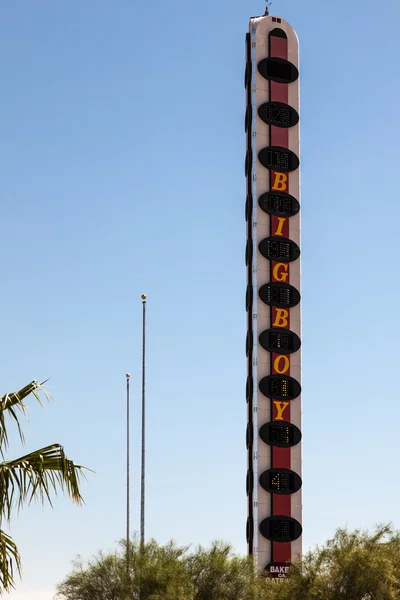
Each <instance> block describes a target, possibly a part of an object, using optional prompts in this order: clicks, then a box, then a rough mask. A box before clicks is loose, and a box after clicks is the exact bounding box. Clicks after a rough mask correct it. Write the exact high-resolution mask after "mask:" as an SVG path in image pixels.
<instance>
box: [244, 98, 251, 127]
mask: <svg viewBox="0 0 400 600" xmlns="http://www.w3.org/2000/svg"><path fill="white" fill-rule="evenodd" d="M252 118H253V108H252V106H251V104H248V105H247V108H246V116H245V118H244V130H245V132H246V133H247V132H248V131H249V129H250V127H251V120H252Z"/></svg>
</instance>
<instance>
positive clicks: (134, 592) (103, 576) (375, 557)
mask: <svg viewBox="0 0 400 600" xmlns="http://www.w3.org/2000/svg"><path fill="white" fill-rule="evenodd" d="M130 563H131V568H130V570H129V576H128V575H127V568H126V567H127V563H126V548H125V546H124V544H123V543H121V546H120V549H119V551H118V552H117V553H115V554H108V555H104V554H99V555H98V556H97V557H96V558H94V559H91V560H89V561H87V562H86V563H83V562H82V560H79V561H77V562H75V564H74V569H73V571H72V573H71V574H70V575H68V577H67V578H66V579H65V580H64V581H63V582H62V583H61V584H60V586H59V588H58V596H57V598H58V599H59V600H94V599H95V600H128V599H129V600H394V599H396V600H399V598H400V534H399V533H398V532H397V531H394V530H393V528H392V527H390V526H380V527H377V528H376V529H375V530H374V531H372V532H369V531H358V530H357V531H354V532H349V531H347V530H345V529H339V530H338V531H337V532H336V534H335V536H334V537H333V538H332V539H331V540H329V541H328V542H327V543H326V544H325V545H324V546H322V547H320V548H316V549H315V550H313V551H312V552H309V553H308V554H307V555H306V556H305V557H304V559H303V563H302V565H300V566H297V567H294V568H293V569H292V574H291V576H290V578H289V579H288V580H286V581H280V580H272V579H266V578H265V577H264V576H261V575H260V576H256V575H255V573H254V567H253V564H252V562H251V560H250V559H247V558H244V557H240V556H237V555H235V554H234V553H233V552H232V548H231V547H230V546H229V545H228V544H224V543H222V542H214V543H213V544H212V546H211V548H209V549H205V548H202V547H201V546H200V547H198V548H196V549H195V550H193V551H189V549H188V548H180V547H178V546H176V545H175V544H173V543H170V544H168V545H166V546H159V545H158V544H157V543H156V542H155V541H154V540H152V541H150V542H149V543H148V544H145V546H144V548H141V547H140V544H139V543H138V542H137V541H134V542H133V543H132V545H131V546H130Z"/></svg>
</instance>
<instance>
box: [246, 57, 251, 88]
mask: <svg viewBox="0 0 400 600" xmlns="http://www.w3.org/2000/svg"><path fill="white" fill-rule="evenodd" d="M250 83H251V60H248V61H247V62H246V69H245V71H244V87H245V88H247V87H248V86H249V85H250Z"/></svg>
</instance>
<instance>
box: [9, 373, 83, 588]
mask: <svg viewBox="0 0 400 600" xmlns="http://www.w3.org/2000/svg"><path fill="white" fill-rule="evenodd" d="M43 383H45V382H43ZM42 386H43V384H40V383H38V382H37V381H32V382H31V383H30V384H28V385H27V386H25V387H24V388H22V389H21V390H19V391H18V392H12V393H11V394H6V395H5V396H2V397H0V454H1V457H2V458H3V462H0V526H1V522H2V521H3V520H6V521H9V520H10V518H11V514H12V511H13V509H14V508H17V509H18V510H19V509H21V508H22V507H23V506H24V505H26V504H30V503H31V502H32V500H38V501H39V502H41V503H44V502H45V501H46V500H47V501H48V502H49V503H50V505H52V500H51V498H52V495H53V494H54V495H57V493H58V492H60V491H61V492H63V493H64V494H66V495H67V496H69V497H70V498H71V499H72V500H73V501H74V502H76V503H77V504H82V503H83V500H82V496H81V493H80V481H81V477H82V476H83V475H84V473H83V469H84V467H81V466H80V465H76V464H75V463H74V462H73V461H72V460H70V459H69V458H67V456H66V454H65V452H64V448H63V447H62V446H61V445H60V444H52V445H51V446H46V447H45V448H42V449H40V450H36V451H35V452H31V453H30V454H26V455H25V456H21V457H20V458H17V459H15V460H5V456H4V451H5V449H6V448H7V447H8V433H7V427H6V418H7V417H8V418H10V419H11V421H12V422H14V424H16V426H17V428H18V432H19V436H20V439H21V441H22V442H24V435H23V431H22V429H21V425H20V422H19V418H18V417H19V414H18V411H19V412H20V413H22V414H23V415H24V414H25V409H26V407H25V404H24V400H25V398H26V397H27V396H29V395H30V394H32V395H33V396H35V398H36V400H37V401H38V402H39V404H41V405H42V402H41V398H40V394H41V393H42V394H43V395H44V396H45V397H46V398H47V399H48V400H51V399H52V398H51V396H50V395H49V394H48V393H47V392H46V390H45V389H44V388H43V387H42ZM15 570H17V571H18V573H20V572H21V562H20V557H19V553H18V548H17V546H16V545H15V543H14V541H13V539H12V538H11V537H10V536H9V535H7V534H6V533H5V532H4V531H2V530H1V529H0V594H1V593H2V592H3V591H9V590H10V589H11V588H12V587H13V586H14V571H15Z"/></svg>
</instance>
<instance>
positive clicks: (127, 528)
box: [126, 373, 131, 575]
mask: <svg viewBox="0 0 400 600" xmlns="http://www.w3.org/2000/svg"><path fill="white" fill-rule="evenodd" d="M130 377H131V376H130V375H129V373H127V374H126V571H127V574H128V575H129V567H130V564H129V563H130V478H129V475H130V415H129V409H130V389H129V380H130Z"/></svg>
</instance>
